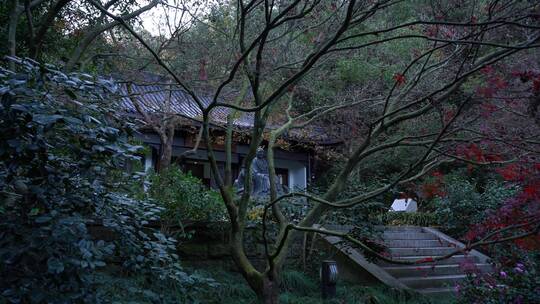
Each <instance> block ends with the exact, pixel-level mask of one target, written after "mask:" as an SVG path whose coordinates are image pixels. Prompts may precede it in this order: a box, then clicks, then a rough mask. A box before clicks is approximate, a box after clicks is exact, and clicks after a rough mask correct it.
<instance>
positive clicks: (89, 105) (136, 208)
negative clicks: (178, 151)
mask: <svg viewBox="0 0 540 304" xmlns="http://www.w3.org/2000/svg"><path fill="white" fill-rule="evenodd" d="M8 59H9V60H11V61H13V62H15V63H16V64H17V67H18V71H19V72H17V73H16V72H13V71H9V70H7V69H4V68H2V67H0V129H1V130H2V132H1V133H0V210H1V211H2V217H1V220H0V278H2V279H0V302H3V301H8V302H13V303H20V302H23V303H44V302H46V303H71V302H77V303H80V302H91V303H96V302H99V301H100V299H98V295H97V294H96V292H95V290H96V284H97V283H99V282H95V281H93V280H92V276H93V274H95V272H96V270H98V269H102V268H104V266H106V264H107V263H108V262H110V261H112V260H114V259H116V260H117V261H118V260H119V261H122V262H123V265H122V266H123V269H125V270H128V271H137V272H138V273H142V274H148V275H152V276H154V278H157V279H163V280H164V281H166V282H168V283H170V284H174V285H175V286H177V287H178V286H180V287H183V286H189V284H191V283H192V282H193V281H194V279H192V278H191V277H190V275H188V274H186V273H185V272H183V271H182V268H181V267H180V265H179V263H178V257H177V256H176V255H174V253H172V251H173V250H174V249H175V241H174V240H173V239H171V238H168V237H166V236H164V235H163V234H161V233H159V232H152V231H149V230H145V232H143V231H142V228H143V227H142V226H143V225H144V224H145V222H146V221H148V220H152V219H157V218H158V216H159V213H161V211H162V210H161V208H160V207H159V206H157V205H155V204H154V203H152V202H150V201H147V202H141V201H136V200H133V199H130V198H128V197H127V196H126V195H124V194H122V193H116V192H115V190H116V189H117V188H116V185H114V184H110V183H108V182H107V181H108V178H107V176H108V175H109V173H110V172H112V171H113V170H115V169H116V168H121V167H123V165H124V164H125V162H126V161H128V160H130V159H135V156H134V155H133V153H134V152H136V151H137V150H138V147H137V146H133V145H130V144H129V143H128V138H129V134H130V132H131V128H130V126H129V125H128V124H124V123H123V122H122V120H121V119H120V117H118V116H116V115H117V114H116V112H115V111H114V110H113V109H111V108H110V104H111V102H110V95H111V94H112V93H114V90H115V85H114V83H112V82H110V81H107V80H105V79H101V78H94V77H91V76H90V75H85V74H70V75H66V74H64V73H62V72H60V71H58V70H56V69H55V68H54V67H52V66H50V65H39V64H38V63H36V62H34V61H30V60H22V59H18V58H8ZM95 223H98V224H101V225H103V226H105V227H106V228H107V229H110V230H111V231H113V232H115V234H116V235H117V236H118V237H119V239H118V240H117V241H115V242H105V241H103V240H95V239H94V238H93V237H92V236H91V234H90V231H89V228H88V225H90V224H92V225H94V224H95Z"/></svg>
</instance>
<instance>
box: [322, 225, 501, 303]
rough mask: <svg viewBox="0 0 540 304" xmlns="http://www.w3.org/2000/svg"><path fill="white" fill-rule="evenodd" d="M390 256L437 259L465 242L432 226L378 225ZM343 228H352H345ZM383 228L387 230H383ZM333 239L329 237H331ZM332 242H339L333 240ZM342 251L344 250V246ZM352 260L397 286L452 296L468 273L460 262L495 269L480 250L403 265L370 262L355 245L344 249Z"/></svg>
mask: <svg viewBox="0 0 540 304" xmlns="http://www.w3.org/2000/svg"><path fill="white" fill-rule="evenodd" d="M378 228H379V229H380V230H381V231H382V232H383V233H382V240H383V242H384V244H385V246H386V247H387V252H388V253H389V254H390V256H391V258H392V259H394V260H397V261H419V260H425V259H429V258H431V259H434V258H437V257H441V256H445V255H447V254H449V253H452V252H455V251H456V249H458V248H462V247H463V246H464V245H463V244H461V243H459V242H458V241H456V240H454V239H452V238H450V237H449V236H447V235H445V234H443V233H441V232H439V231H437V230H436V229H433V228H429V227H416V226H404V227H384V228H382V227H378ZM343 229H344V230H347V229H350V228H348V227H347V228H343ZM383 229H384V230H383ZM328 240H330V238H328ZM330 243H331V244H337V240H332V241H331V242H330ZM342 250H343V249H342ZM343 252H344V253H345V254H347V255H348V256H349V257H350V259H351V260H352V261H354V262H355V263H357V264H358V265H360V266H361V267H363V269H364V270H366V271H368V272H370V273H371V274H372V275H373V276H375V277H376V278H378V279H379V280H380V282H384V283H385V284H387V285H389V286H392V287H394V288H409V289H412V290H414V291H417V292H420V293H422V294H425V295H428V296H440V295H444V296H448V295H449V296H451V295H452V294H454V286H455V285H456V283H458V282H460V281H462V280H464V279H465V278H466V277H467V275H466V274H465V272H464V269H463V268H462V267H461V264H464V263H467V264H474V265H475V266H476V268H477V269H478V270H479V271H480V272H483V273H485V272H490V271H493V268H492V266H491V265H490V264H489V258H488V257H486V256H485V255H482V254H481V253H479V252H477V251H472V252H470V253H467V254H462V253H458V254H456V255H454V256H452V257H450V258H447V259H444V260H441V261H437V262H427V263H421V264H417V265H401V264H395V263H389V262H385V261H377V262H375V264H372V263H367V262H366V261H365V259H364V258H363V256H362V254H361V253H360V252H359V251H357V250H355V249H352V248H348V249H346V250H343Z"/></svg>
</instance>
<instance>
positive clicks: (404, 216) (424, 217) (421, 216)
mask: <svg viewBox="0 0 540 304" xmlns="http://www.w3.org/2000/svg"><path fill="white" fill-rule="evenodd" d="M377 217H378V219H379V221H381V222H382V223H384V224H385V225H390V226H402V225H412V226H438V225H439V223H440V221H439V218H438V215H437V214H436V213H433V212H415V213H406V212H385V213H381V214H380V215H378V216H377Z"/></svg>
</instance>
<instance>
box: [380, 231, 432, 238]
mask: <svg viewBox="0 0 540 304" xmlns="http://www.w3.org/2000/svg"><path fill="white" fill-rule="evenodd" d="M382 238H383V239H384V240H437V237H436V236H434V235H433V234H431V233H425V232H383V234H382Z"/></svg>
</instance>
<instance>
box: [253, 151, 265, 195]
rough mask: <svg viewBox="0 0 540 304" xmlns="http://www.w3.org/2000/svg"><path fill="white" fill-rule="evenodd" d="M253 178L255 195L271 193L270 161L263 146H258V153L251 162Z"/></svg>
mask: <svg viewBox="0 0 540 304" xmlns="http://www.w3.org/2000/svg"><path fill="white" fill-rule="evenodd" d="M251 180H252V181H253V195H254V196H261V195H267V194H269V193H270V174H269V171H268V161H267V160H266V155H265V153H264V150H263V148H261V147H259V148H257V154H256V157H255V159H254V160H253V162H252V163H251Z"/></svg>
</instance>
